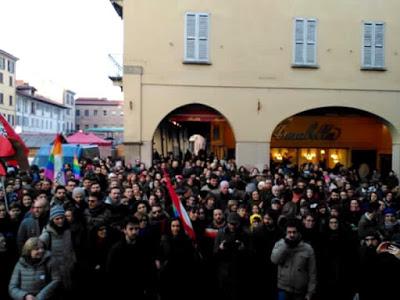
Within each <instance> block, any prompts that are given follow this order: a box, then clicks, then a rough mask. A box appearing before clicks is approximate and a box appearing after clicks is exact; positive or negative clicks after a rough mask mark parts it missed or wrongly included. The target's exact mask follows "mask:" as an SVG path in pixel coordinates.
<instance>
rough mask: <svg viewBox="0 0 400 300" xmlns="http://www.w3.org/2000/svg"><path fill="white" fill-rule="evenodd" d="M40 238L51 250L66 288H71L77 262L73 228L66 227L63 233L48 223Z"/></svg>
mask: <svg viewBox="0 0 400 300" xmlns="http://www.w3.org/2000/svg"><path fill="white" fill-rule="evenodd" d="M39 238H40V239H41V240H42V241H43V242H44V243H45V245H46V248H47V249H48V250H50V252H51V256H52V258H53V260H54V262H55V264H56V265H57V267H58V269H59V271H60V275H61V279H62V282H63V286H64V288H66V289H71V288H72V278H71V277H72V272H73V269H74V267H75V263H76V256H75V251H74V248H73V245H72V238H71V230H70V229H65V230H64V231H63V232H62V233H58V232H56V231H55V229H54V228H53V227H52V226H50V225H46V227H45V228H44V229H43V232H42V234H41V235H40V237H39Z"/></svg>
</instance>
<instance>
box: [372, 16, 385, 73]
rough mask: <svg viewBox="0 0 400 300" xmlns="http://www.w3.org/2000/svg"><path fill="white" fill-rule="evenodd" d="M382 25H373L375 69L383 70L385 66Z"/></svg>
mask: <svg viewBox="0 0 400 300" xmlns="http://www.w3.org/2000/svg"><path fill="white" fill-rule="evenodd" d="M384 29H385V28H384V24H383V23H376V24H375V45H374V46H375V56H374V59H375V63H374V66H375V67H380V68H383V67H384V66H385V50H384V48H385V47H384Z"/></svg>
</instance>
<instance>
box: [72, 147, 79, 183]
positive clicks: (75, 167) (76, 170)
mask: <svg viewBox="0 0 400 300" xmlns="http://www.w3.org/2000/svg"><path fill="white" fill-rule="evenodd" d="M77 151H78V150H77ZM77 151H76V152H75V153H74V160H73V161H72V173H73V174H74V177H75V179H78V180H79V179H81V166H80V165H79V160H78V153H77Z"/></svg>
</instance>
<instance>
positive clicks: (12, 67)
mask: <svg viewBox="0 0 400 300" xmlns="http://www.w3.org/2000/svg"><path fill="white" fill-rule="evenodd" d="M7 70H8V72H10V73H14V71H15V62H13V61H12V60H8V64H7Z"/></svg>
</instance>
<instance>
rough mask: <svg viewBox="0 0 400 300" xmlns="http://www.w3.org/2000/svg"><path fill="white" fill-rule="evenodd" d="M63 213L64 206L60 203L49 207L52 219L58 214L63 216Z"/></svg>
mask: <svg viewBox="0 0 400 300" xmlns="http://www.w3.org/2000/svg"><path fill="white" fill-rule="evenodd" d="M64 214H65V211H64V208H63V207H62V206H60V205H55V206H53V207H52V208H51V209H50V220H53V219H54V218H56V217H58V216H64Z"/></svg>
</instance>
